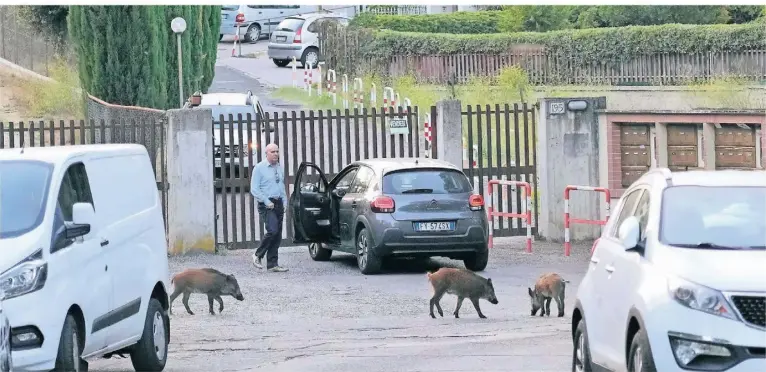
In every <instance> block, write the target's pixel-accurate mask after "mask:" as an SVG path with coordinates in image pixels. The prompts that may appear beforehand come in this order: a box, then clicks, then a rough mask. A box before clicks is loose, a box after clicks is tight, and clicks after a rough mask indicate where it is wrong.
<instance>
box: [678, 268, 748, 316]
mask: <svg viewBox="0 0 766 372" xmlns="http://www.w3.org/2000/svg"><path fill="white" fill-rule="evenodd" d="M668 290H669V291H670V295H671V297H673V298H674V299H675V300H676V301H677V302H678V303H680V304H681V305H684V306H686V307H688V308H690V309H694V310H699V311H704V312H706V313H708V314H713V315H718V316H722V317H724V318H729V319H733V320H737V316H736V315H735V312H734V310H732V308H731V306H730V305H729V302H728V301H726V298H725V297H724V296H723V294H721V292H719V291H716V290H714V289H712V288H708V287H705V286H702V285H699V284H696V283H692V282H690V281H688V280H684V279H681V278H670V279H669V280H668Z"/></svg>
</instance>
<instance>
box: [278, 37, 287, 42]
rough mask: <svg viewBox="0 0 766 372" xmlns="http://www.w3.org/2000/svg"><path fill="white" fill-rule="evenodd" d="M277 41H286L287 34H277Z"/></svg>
mask: <svg viewBox="0 0 766 372" xmlns="http://www.w3.org/2000/svg"><path fill="white" fill-rule="evenodd" d="M277 41H281V42H285V41H287V36H277Z"/></svg>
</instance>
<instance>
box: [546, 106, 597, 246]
mask: <svg viewBox="0 0 766 372" xmlns="http://www.w3.org/2000/svg"><path fill="white" fill-rule="evenodd" d="M572 100H584V101H586V102H587V104H588V105H587V108H586V109H585V110H584V111H571V110H569V109H568V108H567V102H569V101H572ZM605 107H606V97H583V98H569V99H565V98H547V99H542V100H540V111H539V112H540V116H539V125H538V128H537V130H538V134H537V138H538V142H537V175H538V185H539V186H538V187H539V193H540V212H539V220H538V234H539V236H540V237H541V238H543V239H548V240H553V241H563V239H564V190H565V188H566V186H567V185H582V186H597V185H599V181H600V180H599V177H600V175H599V151H600V149H599V141H600V138H601V135H600V132H599V116H598V113H597V111H598V110H602V109H604V108H605ZM604 201H605V199H604V196H603V194H600V193H596V192H592V191H572V192H571V193H570V202H569V213H570V217H572V218H580V219H603V215H602V213H601V209H602V208H601V205H602V204H604ZM600 231H601V228H600V227H599V226H593V225H582V224H573V225H571V226H570V238H571V240H572V241H576V240H585V239H595V238H596V237H598V235H599V234H600Z"/></svg>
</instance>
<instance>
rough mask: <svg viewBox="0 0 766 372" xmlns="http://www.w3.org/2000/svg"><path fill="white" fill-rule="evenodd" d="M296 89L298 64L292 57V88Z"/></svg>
mask: <svg viewBox="0 0 766 372" xmlns="http://www.w3.org/2000/svg"><path fill="white" fill-rule="evenodd" d="M297 87H298V62H296V60H295V57H293V88H297Z"/></svg>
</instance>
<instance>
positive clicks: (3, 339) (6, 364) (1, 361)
mask: <svg viewBox="0 0 766 372" xmlns="http://www.w3.org/2000/svg"><path fill="white" fill-rule="evenodd" d="M4 298H5V293H3V291H2V290H0V372H11V371H12V370H13V358H12V357H11V323H10V322H9V321H8V317H7V316H6V315H5V313H4V312H3V299H4Z"/></svg>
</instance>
